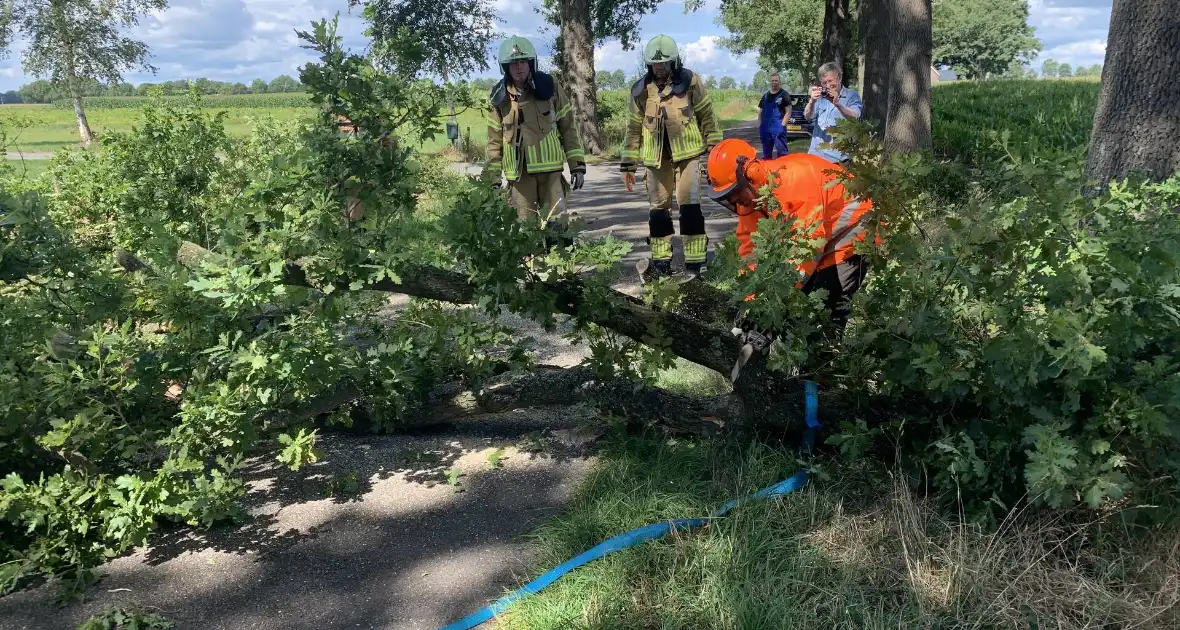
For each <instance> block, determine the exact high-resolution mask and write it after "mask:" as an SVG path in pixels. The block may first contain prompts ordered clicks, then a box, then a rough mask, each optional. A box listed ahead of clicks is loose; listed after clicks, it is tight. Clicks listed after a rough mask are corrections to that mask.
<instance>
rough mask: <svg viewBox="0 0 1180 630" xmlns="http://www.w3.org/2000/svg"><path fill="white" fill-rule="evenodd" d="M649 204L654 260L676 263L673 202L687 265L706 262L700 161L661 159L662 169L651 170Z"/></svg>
mask: <svg viewBox="0 0 1180 630" xmlns="http://www.w3.org/2000/svg"><path fill="white" fill-rule="evenodd" d="M645 182H646V186H647V199H648V204H649V211H648V212H649V216H648V222H647V226H648V243H649V244H650V245H651V258H652V260H653V261H657V262H658V261H669V262H670V261H671V260H672V235H673V234H674V233H675V229H674V227H673V225H672V199H673V198H675V199H676V206H677V209H678V213H679V219H680V238H681V241H682V242H683V243H684V263H685V265H687V266H696V267H699V266H700V265H701V264H703V263H704V262H705V254H706V249H707V247H708V243H709V237H707V236H705V215H704V213H703V212H702V211H701V167H700V161H699V158H697V157H694V158H690V159H687V160H681V161H680V162H673V161H672V160H670V159H667V158H665V159H662V160H660V166H659V167H652V166H649V167H647V179H646V180H645Z"/></svg>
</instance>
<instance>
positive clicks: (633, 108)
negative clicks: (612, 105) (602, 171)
mask: <svg viewBox="0 0 1180 630" xmlns="http://www.w3.org/2000/svg"><path fill="white" fill-rule="evenodd" d="M627 112H628V121H627V137H626V140H624V142H623V151H622V154H621V157H622V162H623V163H622V170H624V171H634V170H635V167H636V164H637V163H639V162H642V163H643V164H644V165H645V166H651V167H659V166H660V160H661V159H662V156H663V152H664V141H665V139H667V142H668V148H669V149H671V152H672V161H673V162H680V161H683V160H688V159H692V158H695V157H699V156H700V155H702V154H704V153H705V152H706V151H708V150H709V149H711V148H713V145H715V144H717V143H718V142H721V139H722V135H721V129H720V128H719V127H718V126H717V118H716V116H715V115H714V113H713V99H712V98H711V97H710V96H709V93H708V91H706V90H705V85H704V84H703V83H702V82H701V80H700V77H698V76H697V75H695V74H693V72H692V71H691V70H688V69H687V68H681V69H680V71H679V75H677V76H673V77H669V81H668V83H667V84H666V85H665V86H664V87H663V89H661V88H659V87H658V86H657V85H656V83H655V80H654V79H652V78H650V77H644V78H642V79H640V80H639V81H637V82H636V83H635V85H634V86H633V87H632V88H631V99H630V100H629V101H628V105H627Z"/></svg>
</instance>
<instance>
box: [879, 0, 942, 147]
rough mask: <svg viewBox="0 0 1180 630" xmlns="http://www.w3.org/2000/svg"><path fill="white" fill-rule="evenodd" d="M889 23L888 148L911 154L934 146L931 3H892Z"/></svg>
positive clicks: (922, 0)
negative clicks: (931, 78) (931, 77)
mask: <svg viewBox="0 0 1180 630" xmlns="http://www.w3.org/2000/svg"><path fill="white" fill-rule="evenodd" d="M892 5H893V10H892V13H891V16H890V21H889V32H890V38H891V41H890V45H889V47H890V59H889V77H890V86H889V115H888V118H887V119H886V123H885V148H886V150H887V151H889V152H890V153H910V152H913V151H922V150H925V149H928V148H929V147H930V143H931V138H930V67H931V61H930V60H931V56H932V54H933V52H932V51H933V43H932V39H933V36H932V34H931V29H932V26H931V7H930V0H892Z"/></svg>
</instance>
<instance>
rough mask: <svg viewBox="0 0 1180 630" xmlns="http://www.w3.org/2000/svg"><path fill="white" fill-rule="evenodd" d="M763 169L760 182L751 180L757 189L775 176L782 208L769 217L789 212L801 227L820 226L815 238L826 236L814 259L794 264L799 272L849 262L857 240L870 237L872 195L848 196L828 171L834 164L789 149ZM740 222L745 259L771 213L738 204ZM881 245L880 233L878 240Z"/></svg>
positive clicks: (740, 250)
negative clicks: (850, 197)
mask: <svg viewBox="0 0 1180 630" xmlns="http://www.w3.org/2000/svg"><path fill="white" fill-rule="evenodd" d="M761 165H762V167H763V168H762V169H757V170H756V171H755V169H750V170H748V171H747V173H750V172H751V171H755V172H760V173H761V174H762V177H759V178H758V179H762V181H754V179H751V181H750V183H751V184H752V185H753V186H754V187H755V189H757V188H760V187H762V186H763V185H765V184H766V180H768V179H770V178H771V177H772V176H773V179H774V188H773V194H774V198H775V200H777V201H778V203H779V207H780V208H781V210H779V211H775V212H773V213H771V216H781V215H782V214H783V213H786V214H788V215H790V216H791V217H792V218H793V219H794V220H795V221H798V222H799V223H800V224H801V225H802V226H809V225H816V221H819V222H820V223H819V224H818V225H816V227H815V228H814V230H813V231H812V234H811V235H812V236H813V237H817V238H821V237H822V238H824V239H826V240H827V242H826V244H825V245H824V247H823V249H822V250H821V251H819V252H816V255H815V257H814V258H812V259H810V260H804V261H792V262H795V263H796V265H797V267H798V268H799V271H801V272H803V274H805V275H810V274H812V273H813V272H815V271H816V270H817V269H824V268H826V267H831V266H832V265H835V264H837V263H840V262H843V261H845V260H848V259H849V258H851V257H852V256H853V255H854V254H855V253H856V243H857V242H859V241H863V240H865V238H867V237H868V230H869V226H868V223H869V213H870V212H872V210H873V202H872V201H870V200H868V199H846V198H845V197H846V196H847V192H846V191H845V189H844V184H842V183H840V182H839V181H838V180H837V177H838V175H837V174H835V173H833V174H828V173H825V172H824V171H828V170H838V169H840V167H839V166H838V165H836V164H832V163H831V162H829V161H827V160H825V159H823V158H821V157H819V156H818V155H812V154H810V153H791V154H788V155H784V156H783V157H780V158H777V159H774V160H766V161H763V162H762V163H761ZM740 210H741V212H739V216H738V226H737V238H738V243H739V244H738V254H739V255H740V256H742V257H745V256H748V255H750V254H752V253H753V252H754V241H753V240H752V239H751V238H750V235H751V234H753V233H754V232H755V231H757V229H758V220H759V219H762V218H764V217H766V216H767V215H766V214H764V213H762V212H757V211H750V209H749V208H740ZM875 241H876V242H877V243H880V237H879V236H877V237H876V238H875Z"/></svg>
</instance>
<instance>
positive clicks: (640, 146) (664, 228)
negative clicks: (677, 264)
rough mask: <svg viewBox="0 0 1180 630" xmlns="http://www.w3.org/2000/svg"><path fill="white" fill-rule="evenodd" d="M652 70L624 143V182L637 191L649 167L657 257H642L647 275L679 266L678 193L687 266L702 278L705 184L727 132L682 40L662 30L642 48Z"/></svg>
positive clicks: (640, 88)
mask: <svg viewBox="0 0 1180 630" xmlns="http://www.w3.org/2000/svg"><path fill="white" fill-rule="evenodd" d="M643 58H644V62H645V63H646V64H647V74H646V76H644V77H643V78H641V79H639V81H636V82H635V85H634V86H633V87H632V88H631V99H630V102H629V106H628V112H629V114H630V120H629V121H628V125H627V139H626V141H625V144H624V146H623V153H622V162H623V163H622V167H621V169H622V172H623V183H624V185H625V186H626V187H627V190H628V191H630V190H631V189H632V186H634V185H635V170H636V168H637V167H638V165H639V164H640V163H642V164H643V165H644V166H645V167H647V195H648V204H649V207H650V208H649V217H648V244H649V245H650V246H651V260H650V262H649V261H641V262H640V276H641V277H643V276H644V275H647V274H648V273H655V274H663V275H667V274H670V273H671V271H672V234H673V233H674V232H675V230H674V229H673V226H672V212H671V211H672V198H673V197H675V199H676V205H677V206H678V207H679V210H680V238H681V242H682V243H683V245H684V266H685V269H686V270H687V271H688V272H689V273H691V274H693V275H694V276H695V275H699V274H700V272H701V270H702V268H703V267H704V264H705V258H706V255H707V253H708V245H709V237H708V236H706V235H705V215H704V214H703V213H702V212H701V181H702V180H703V179H704V178H705V175H704V174H703V173H704V170H705V162H704V160H707V159H708V156H709V151H710V150H711V149H712V148H713V145H715V144H717V143H718V142H721V139H722V135H721V129H720V128H719V127H718V125H717V120H716V117H715V116H714V114H713V103H712V99H711V98H710V97H709V94H708V92H706V90H705V86H704V84H703V83H702V82H701V79H700V77H698V76H697V75H696V74H694V73H693V72H692V71H691V70H689V69H688V68H685V67H683V66H682V65H681V63H680V53H679V51H678V50H677V48H676V42H675V41H673V40H672V38H671V37H668V36H667V35H657V36H655V37H653V38H652V40H651V41H650V42H648V44H647V48H645V49H644V53H643Z"/></svg>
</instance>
